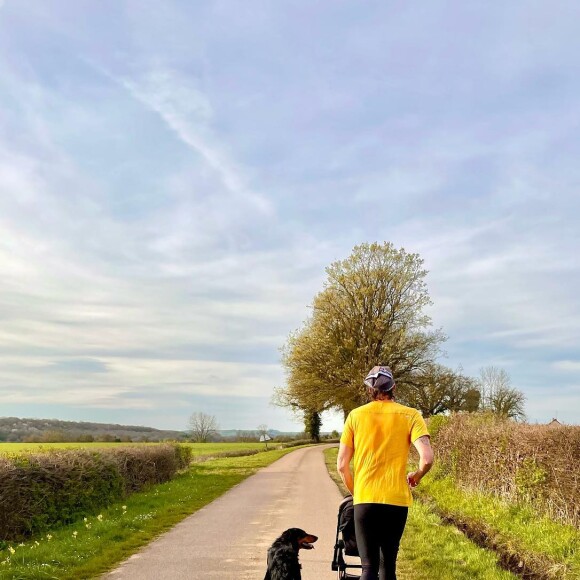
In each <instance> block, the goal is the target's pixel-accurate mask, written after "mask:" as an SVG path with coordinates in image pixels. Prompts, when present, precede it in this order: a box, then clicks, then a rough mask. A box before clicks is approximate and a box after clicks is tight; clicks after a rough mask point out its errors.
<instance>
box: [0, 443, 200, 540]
mask: <svg viewBox="0 0 580 580" xmlns="http://www.w3.org/2000/svg"><path fill="white" fill-rule="evenodd" d="M190 459H191V449H190V448H189V447H184V446H179V445H158V446H151V447H143V448H139V447H126V448H119V449H114V450H99V451H87V450H82V449H79V450H56V451H51V452H46V453H30V454H22V455H18V456H14V457H0V540H11V541H14V540H20V539H23V538H25V537H28V536H30V535H32V534H35V533H37V532H42V531H44V530H46V529H48V528H49V527H51V526H54V525H58V524H67V523H71V522H73V521H75V520H78V519H79V518H81V517H83V516H84V515H87V514H90V513H95V512H97V511H99V510H100V509H102V508H103V507H105V506H107V505H108V504H110V503H112V502H114V501H119V500H120V499H122V498H123V497H125V496H126V495H128V494H130V493H133V492H135V491H138V490H141V489H143V488H145V487H147V486H148V485H152V484H155V483H161V482H164V481H168V480H169V479H171V478H172V477H173V476H174V475H175V474H176V472H177V471H178V470H179V469H183V468H184V467H186V466H187V465H188V464H189V461H190Z"/></svg>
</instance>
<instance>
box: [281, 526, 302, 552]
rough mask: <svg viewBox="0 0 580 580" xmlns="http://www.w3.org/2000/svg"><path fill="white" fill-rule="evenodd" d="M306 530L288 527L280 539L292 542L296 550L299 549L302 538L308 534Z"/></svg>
mask: <svg viewBox="0 0 580 580" xmlns="http://www.w3.org/2000/svg"><path fill="white" fill-rule="evenodd" d="M306 535H307V534H306V532H305V531H304V530H301V529H300V528H288V529H287V530H286V531H284V532H283V533H282V535H281V536H280V539H281V540H282V541H283V542H288V543H290V544H292V547H293V548H294V549H295V550H298V549H299V547H300V539H301V538H303V537H304V536H306Z"/></svg>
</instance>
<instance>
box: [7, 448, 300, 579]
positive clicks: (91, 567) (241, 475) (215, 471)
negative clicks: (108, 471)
mask: <svg viewBox="0 0 580 580" xmlns="http://www.w3.org/2000/svg"><path fill="white" fill-rule="evenodd" d="M295 449H297V448H296V447H294V448H291V449H283V450H273V451H267V452H264V453H259V454H256V455H250V456H246V457H235V458H220V459H214V460H211V461H207V462H204V463H196V464H193V465H192V466H191V467H190V468H189V469H188V470H187V471H186V472H185V473H183V474H181V475H179V476H177V477H176V478H175V479H173V480H172V481H169V482H167V483H164V484H161V485H156V486H154V487H152V488H151V489H150V490H148V491H147V492H142V493H136V494H134V495H131V496H130V497H128V498H127V499H126V500H125V501H124V504H115V505H112V506H110V507H109V508H107V509H104V510H103V511H102V514H101V515H102V518H99V517H95V516H90V517H89V518H88V521H87V522H84V521H80V522H77V523H76V524H73V525H70V526H66V527H62V528H60V529H57V530H54V531H52V532H51V533H50V534H45V535H43V536H42V537H39V538H36V539H33V540H31V541H28V542H26V543H24V544H21V545H11V546H6V547H5V548H4V549H3V550H0V578H1V579H10V580H17V579H48V578H57V579H59V580H80V579H84V578H94V577H95V576H98V575H99V574H102V573H104V572H106V571H107V570H110V569H111V568H113V567H114V566H115V564H117V563H119V562H121V561H122V560H124V559H125V558H127V557H128V556H129V555H131V554H133V553H134V552H135V551H137V550H138V549H139V547H141V546H143V545H144V544H146V543H148V542H149V541H151V540H152V539H153V538H154V537H155V536H157V535H159V534H160V533H161V532H163V531H165V530H167V529H169V528H171V527H172V526H173V525H175V524H176V523H177V522H179V521H180V520H182V519H183V518H184V517H186V516H188V515H190V514H192V513H194V512H195V511H197V510H198V509H200V508H201V507H203V506H204V505H206V504H208V503H210V502H211V501H213V500H214V499H216V498H217V497H219V496H220V495H222V494H223V493H224V492H226V491H227V490H228V489H230V488H231V487H233V486H234V485H236V484H238V483H240V482H241V481H242V480H243V479H245V478H246V477H248V476H249V475H252V474H253V473H255V472H256V471H257V470H258V469H260V468H262V467H265V466H267V465H269V464H270V463H272V462H273V461H276V460H277V459H279V458H280V457H282V456H283V455H286V454H287V453H290V452H291V451H294V450H295ZM123 506H125V507H123ZM49 536H50V537H49ZM10 548H11V549H12V550H14V553H13V554H11V552H10ZM2 562H4V563H2Z"/></svg>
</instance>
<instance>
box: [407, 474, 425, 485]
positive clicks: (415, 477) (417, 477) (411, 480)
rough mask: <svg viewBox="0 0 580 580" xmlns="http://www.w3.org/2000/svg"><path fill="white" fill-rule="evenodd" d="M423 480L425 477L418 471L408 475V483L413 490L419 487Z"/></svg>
mask: <svg viewBox="0 0 580 580" xmlns="http://www.w3.org/2000/svg"><path fill="white" fill-rule="evenodd" d="M421 479H423V476H422V475H421V474H420V473H419V472H418V471H413V472H412V473H408V474H407V483H408V484H409V487H411V488H413V487H417V486H418V485H419V482H420V481H421Z"/></svg>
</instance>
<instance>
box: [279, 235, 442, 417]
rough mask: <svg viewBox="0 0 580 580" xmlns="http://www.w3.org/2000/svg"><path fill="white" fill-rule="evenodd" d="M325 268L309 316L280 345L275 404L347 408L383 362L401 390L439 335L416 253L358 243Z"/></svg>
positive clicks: (435, 348)
mask: <svg viewBox="0 0 580 580" xmlns="http://www.w3.org/2000/svg"><path fill="white" fill-rule="evenodd" d="M326 273H327V278H326V281H325V284H324V288H323V290H322V291H321V292H319V293H318V294H317V295H316V296H315V298H314V301H313V305H312V316H311V317H310V319H309V320H307V321H306V323H305V324H304V325H303V327H302V328H301V329H300V330H298V331H297V332H295V333H293V334H291V335H290V336H289V338H288V340H287V343H286V345H285V347H284V349H283V359H282V361H283V364H284V367H285V369H286V374H287V385H286V387H284V388H281V389H278V390H277V392H276V396H275V402H276V403H277V404H279V405H282V406H286V407H289V408H291V409H293V410H296V411H307V410H308V409H316V410H317V412H322V411H324V410H326V409H330V408H336V409H340V410H342V411H343V413H344V414H346V413H348V412H350V411H351V410H352V409H353V408H354V407H357V406H359V405H361V404H363V403H365V402H366V401H367V395H366V389H365V387H364V385H363V378H364V376H365V373H366V372H368V370H369V369H370V368H372V367H373V366H374V365H376V364H379V363H384V364H388V365H389V366H390V367H391V368H392V369H393V372H394V374H395V377H396V380H397V384H398V385H399V387H400V388H401V391H402V390H403V388H404V386H405V385H406V383H407V382H408V381H410V380H411V379H412V377H413V375H414V374H415V373H417V371H419V370H421V369H422V368H424V367H425V365H427V364H429V363H431V362H432V361H433V360H434V358H435V357H436V355H437V354H438V352H439V351H440V345H441V343H442V342H443V341H444V340H445V337H444V335H443V334H442V333H441V332H440V331H432V330H430V328H429V327H430V326H431V320H430V318H429V316H428V315H427V314H426V313H425V312H424V309H425V308H426V307H427V306H428V305H429V304H430V303H431V301H430V299H429V295H428V292H427V288H426V284H425V280H424V279H425V276H426V274H427V272H426V270H424V269H423V260H422V259H421V258H420V257H419V256H418V255H417V254H409V253H407V252H406V251H405V250H404V249H399V250H398V249H396V248H395V247H394V246H393V245H392V244H390V243H384V244H378V243H375V244H362V245H360V246H356V247H355V248H354V249H353V251H352V253H351V255H350V256H349V257H348V258H346V259H345V260H341V261H338V262H335V263H333V264H331V265H330V266H329V267H328V268H327V269H326Z"/></svg>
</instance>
